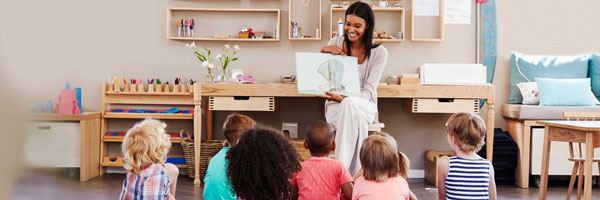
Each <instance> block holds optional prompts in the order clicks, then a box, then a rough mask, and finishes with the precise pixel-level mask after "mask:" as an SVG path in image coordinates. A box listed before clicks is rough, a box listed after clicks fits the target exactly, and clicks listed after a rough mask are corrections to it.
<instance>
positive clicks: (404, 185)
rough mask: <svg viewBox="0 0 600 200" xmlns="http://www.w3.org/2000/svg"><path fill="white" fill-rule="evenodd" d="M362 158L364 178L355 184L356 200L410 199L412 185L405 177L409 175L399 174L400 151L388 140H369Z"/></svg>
mask: <svg viewBox="0 0 600 200" xmlns="http://www.w3.org/2000/svg"><path fill="white" fill-rule="evenodd" d="M359 157H360V163H361V165H362V167H363V174H362V176H360V177H358V179H356V181H355V183H354V190H353V192H352V199H353V200H355V199H362V200H382V199H402V200H408V199H409V197H410V189H409V188H408V182H407V181H406V179H404V178H403V177H402V174H405V173H404V172H403V173H399V171H400V157H399V154H398V150H396V148H395V147H394V146H392V144H390V142H388V141H387V140H386V138H385V137H383V136H380V135H372V136H369V137H367V139H365V140H364V141H363V144H362V146H361V148H360V156H359Z"/></svg>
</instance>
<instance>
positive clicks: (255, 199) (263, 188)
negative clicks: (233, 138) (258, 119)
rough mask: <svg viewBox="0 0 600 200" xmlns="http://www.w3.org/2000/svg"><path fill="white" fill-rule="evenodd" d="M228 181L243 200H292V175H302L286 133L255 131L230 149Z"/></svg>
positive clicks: (296, 156)
mask: <svg viewBox="0 0 600 200" xmlns="http://www.w3.org/2000/svg"><path fill="white" fill-rule="evenodd" d="M226 158H227V159H228V160H229V166H228V167H227V177H228V178H229V180H230V181H231V187H232V188H233V190H234V191H235V193H236V194H237V197H238V199H242V200H259V199H260V200H263V199H269V200H288V199H289V198H290V197H291V195H290V191H291V188H292V185H291V184H290V179H291V178H292V175H293V174H294V173H296V172H298V171H300V169H301V168H300V162H299V161H298V153H296V150H295V149H294V147H293V146H292V145H291V144H290V142H289V141H288V140H287V139H286V138H284V136H283V133H280V132H278V131H273V130H265V129H251V130H248V131H246V132H245V133H244V134H242V137H241V138H240V140H239V142H238V143H237V145H236V146H234V147H232V148H230V149H229V151H228V152H227V157H226Z"/></svg>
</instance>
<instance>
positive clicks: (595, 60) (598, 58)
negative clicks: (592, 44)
mask: <svg viewBox="0 0 600 200" xmlns="http://www.w3.org/2000/svg"><path fill="white" fill-rule="evenodd" d="M590 78H591V79H592V92H594V95H595V96H596V98H600V54H597V53H594V54H591V55H590Z"/></svg>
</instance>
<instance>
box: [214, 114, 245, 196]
mask: <svg viewBox="0 0 600 200" xmlns="http://www.w3.org/2000/svg"><path fill="white" fill-rule="evenodd" d="M255 125H256V122H255V121H254V120H253V119H252V118H250V117H248V116H246V115H240V114H231V115H229V116H227V118H226V119H225V123H224V124H223V134H224V136H225V139H227V143H228V144H229V146H231V147H233V146H235V144H236V143H237V140H238V139H239V138H240V137H241V135H242V134H243V132H245V131H246V130H249V129H251V128H253V127H254V126H255ZM227 151H229V147H223V149H221V151H219V153H217V154H216V155H215V156H214V157H213V158H212V159H211V160H210V163H209V164H208V168H207V169H206V175H205V176H204V193H203V197H204V199H210V200H213V199H218V200H225V199H230V200H235V199H237V196H236V195H235V193H234V192H233V191H232V190H231V185H230V184H229V180H227V164H228V161H227V159H226V158H225V157H226V156H227Z"/></svg>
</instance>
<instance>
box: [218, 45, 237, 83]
mask: <svg viewBox="0 0 600 200" xmlns="http://www.w3.org/2000/svg"><path fill="white" fill-rule="evenodd" d="M238 50H240V46H239V45H237V44H236V45H233V49H232V48H231V47H230V46H229V45H228V44H226V45H225V46H224V47H223V48H222V51H223V52H222V54H218V55H217V57H216V59H217V61H218V64H219V66H220V68H221V73H220V74H221V75H220V77H219V78H220V81H221V82H229V81H232V80H231V79H232V78H231V77H230V76H229V74H230V73H229V69H228V68H227V67H229V64H230V63H231V62H233V61H236V60H238V58H236V57H235V55H236V54H237V51H238Z"/></svg>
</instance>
